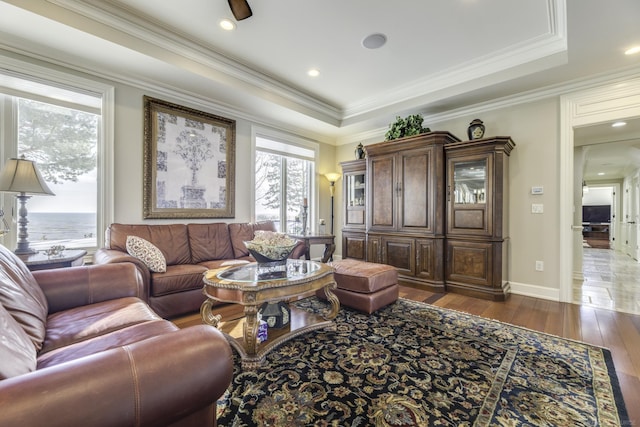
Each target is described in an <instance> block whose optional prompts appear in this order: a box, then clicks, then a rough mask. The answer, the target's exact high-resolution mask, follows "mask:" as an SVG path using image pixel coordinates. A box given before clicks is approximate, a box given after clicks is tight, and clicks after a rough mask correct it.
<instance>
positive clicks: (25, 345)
mask: <svg viewBox="0 0 640 427" xmlns="http://www.w3.org/2000/svg"><path fill="white" fill-rule="evenodd" d="M35 369H36V348H35V347H34V345H33V343H32V342H31V338H29V336H28V335H27V333H26V332H25V331H24V329H22V326H20V325H19V324H18V322H16V320H15V319H14V318H13V316H11V314H9V312H8V311H7V310H5V308H4V307H3V306H1V305H0V380H4V379H7V378H11V377H15V376H17V375H22V374H26V373H29V372H31V371H33V370H35Z"/></svg>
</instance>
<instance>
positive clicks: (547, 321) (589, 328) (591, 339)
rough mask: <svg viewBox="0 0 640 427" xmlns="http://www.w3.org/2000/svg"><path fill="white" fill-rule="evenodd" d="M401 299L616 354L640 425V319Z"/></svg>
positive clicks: (233, 309) (546, 304)
mask: <svg viewBox="0 0 640 427" xmlns="http://www.w3.org/2000/svg"><path fill="white" fill-rule="evenodd" d="M400 296H401V297H403V298H407V299H412V300H415V301H423V302H427V303H430V304H433V305H436V306H438V307H444V308H450V309H453V310H458V311H462V312H465V313H470V314H475V315H478V316H482V317H487V318H490V319H496V320H499V321H501V322H506V323H511V324H514V325H518V326H523V327H525V328H529V329H532V330H536V331H540V332H546V333H549V334H554V335H558V336H561V337H565V338H570V339H574V340H579V341H583V342H587V343H590V344H594V345H598V346H601V347H606V348H608V349H610V350H611V353H612V355H613V360H614V363H615V367H616V372H617V375H618V379H619V382H620V387H621V389H622V394H623V396H624V400H625V403H626V406H627V411H628V412H629V418H630V420H631V425H635V426H640V316H637V315H631V314H625V313H619V312H615V311H610V310H605V309H596V308H590V307H583V306H579V305H576V304H568V303H559V302H553V301H547V300H542V299H537V298H531V297H525V296H520V295H511V296H510V298H509V299H508V300H507V301H505V302H493V301H485V300H481V299H477V298H471V297H466V296H463V295H458V294H452V293H447V294H434V293H432V292H428V291H422V290H418V289H414V288H409V287H401V288H400ZM239 308H240V307H238V306H225V307H223V308H221V309H219V311H220V314H222V315H223V318H228V316H232V317H233V316H236V315H237V313H238V310H239ZM174 322H175V323H176V324H177V325H178V326H180V327H184V326H188V325H192V324H196V323H200V322H201V321H200V318H199V315H192V316H185V317H184V318H181V319H176V320H175V321H174Z"/></svg>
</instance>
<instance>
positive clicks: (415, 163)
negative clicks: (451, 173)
mask: <svg viewBox="0 0 640 427" xmlns="http://www.w3.org/2000/svg"><path fill="white" fill-rule="evenodd" d="M441 162H442V155H441V154H440V155H439V156H436V155H435V150H434V147H433V146H429V147H426V148H420V149H415V150H406V151H402V152H400V153H398V165H399V167H398V172H397V180H396V181H397V188H398V191H397V195H398V200H397V202H398V209H397V215H398V218H397V226H396V229H397V230H398V231H406V232H420V233H431V232H434V231H435V230H434V227H433V225H434V218H433V217H434V210H435V208H436V206H435V200H436V199H435V197H436V194H437V189H436V186H435V181H436V180H437V177H438V176H439V175H437V174H438V173H442V166H441V165H440V163H441ZM438 169H440V170H438ZM440 176H441V175H440ZM440 208H442V205H440Z"/></svg>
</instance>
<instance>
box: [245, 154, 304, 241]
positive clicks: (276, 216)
mask: <svg viewBox="0 0 640 427" xmlns="http://www.w3.org/2000/svg"><path fill="white" fill-rule="evenodd" d="M312 173H313V162H312V161H309V160H304V159H300V158H296V157H293V156H285V155H281V154H274V153H270V152H266V151H260V150H257V151H256V165H255V177H256V178H255V209H256V220H258V221H263V220H272V221H274V222H275V223H276V224H277V228H278V230H279V231H283V232H286V233H291V234H296V233H300V232H301V231H302V220H303V215H302V206H303V203H304V200H305V199H306V200H307V202H309V200H311V198H310V193H311V192H310V186H311V176H312ZM308 204H309V203H308ZM310 221H311V216H310V215H308V219H307V229H310V227H311V224H310Z"/></svg>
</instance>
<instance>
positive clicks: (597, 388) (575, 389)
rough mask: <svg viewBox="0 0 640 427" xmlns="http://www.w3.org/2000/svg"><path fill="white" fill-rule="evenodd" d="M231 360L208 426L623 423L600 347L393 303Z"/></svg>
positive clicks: (313, 306) (307, 302)
mask: <svg viewBox="0 0 640 427" xmlns="http://www.w3.org/2000/svg"><path fill="white" fill-rule="evenodd" d="M295 304H296V305H297V306H298V307H299V308H302V309H305V310H310V311H314V312H317V311H319V310H322V309H324V308H325V307H326V305H325V304H326V303H325V302H324V301H319V300H318V299H316V298H315V297H311V298H306V299H304V300H300V301H297V302H296V303H295ZM235 359H236V360H235V365H234V376H233V381H232V384H231V385H230V387H229V389H228V390H227V392H226V393H225V395H224V396H223V397H222V398H221V400H220V401H219V402H218V426H229V427H231V426H234V427H241V426H288V427H293V426H352V427H355V426H622V425H629V420H628V417H627V414H626V410H625V407H624V403H623V400H622V395H621V393H620V390H619V384H618V380H617V377H616V374H615V370H614V368H613V362H612V360H611V354H610V352H609V351H608V350H607V349H603V348H600V347H596V346H592V345H588V344H585V343H580V342H576V341H571V340H567V339H563V338H559V337H556V336H552V335H548V334H544V333H539V332H535V331H531V330H528V329H524V328H520V327H517V326H513V325H508V324H505V323H501V322H497V321H493V320H488V319H484V318H481V317H477V316H472V315H467V314H463V313H459V312H455V311H452V310H448V309H442V308H438V307H435V306H431V305H429V304H425V303H419V302H414V301H409V300H405V299H402V298H401V299H399V300H398V301H397V302H396V303H394V304H392V305H390V306H388V307H386V308H384V309H381V310H379V311H377V312H376V313H374V314H372V315H367V314H363V313H359V312H356V311H353V310H350V309H348V308H345V307H341V309H340V313H339V314H338V317H337V318H336V319H335V327H331V328H328V329H324V330H319V331H314V332H310V333H307V334H304V335H302V336H299V337H297V338H294V339H292V340H291V341H288V342H286V343H284V344H282V345H281V346H280V347H278V348H276V349H274V350H272V351H271V352H270V353H269V354H268V355H267V357H266V359H265V362H264V363H263V364H262V366H261V367H260V368H258V369H257V370H254V371H250V370H242V369H241V367H240V363H239V358H238V355H237V354H235Z"/></svg>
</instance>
